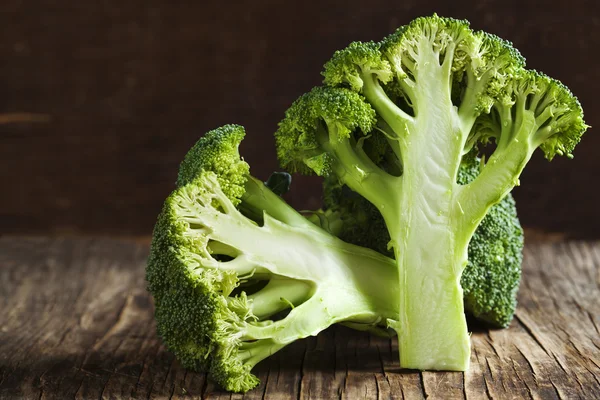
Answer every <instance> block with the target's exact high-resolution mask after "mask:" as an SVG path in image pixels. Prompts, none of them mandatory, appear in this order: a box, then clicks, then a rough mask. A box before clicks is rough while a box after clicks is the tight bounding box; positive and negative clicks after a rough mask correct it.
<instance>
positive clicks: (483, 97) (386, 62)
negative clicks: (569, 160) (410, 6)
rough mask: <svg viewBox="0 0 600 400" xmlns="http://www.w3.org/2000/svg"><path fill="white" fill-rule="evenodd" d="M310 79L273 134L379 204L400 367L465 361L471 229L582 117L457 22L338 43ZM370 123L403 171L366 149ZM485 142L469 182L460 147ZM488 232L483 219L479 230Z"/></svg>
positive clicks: (568, 99) (302, 165)
mask: <svg viewBox="0 0 600 400" xmlns="http://www.w3.org/2000/svg"><path fill="white" fill-rule="evenodd" d="M323 75H324V78H325V79H324V83H325V85H326V86H327V87H318V88H315V89H313V90H312V91H311V92H310V93H308V94H305V95H303V96H301V97H300V98H299V99H298V100H297V101H296V102H294V103H293V104H292V106H291V107H290V109H289V110H288V111H287V112H286V116H285V118H284V119H283V120H282V121H281V123H280V125H279V129H278V131H277V132H276V134H275V137H276V142H277V151H278V156H279V159H280V162H281V164H282V166H283V167H284V168H287V169H288V170H289V171H290V172H302V173H309V172H310V173H316V174H317V175H321V176H324V177H330V176H334V177H335V178H337V180H338V181H339V182H341V183H342V184H344V185H346V186H348V187H349V188H350V189H352V191H354V192H356V193H358V194H360V195H361V196H362V197H363V198H364V199H366V200H367V201H369V202H370V203H371V204H372V205H373V206H374V207H375V208H377V210H378V211H379V213H380V214H381V215H382V217H383V220H384V221H385V225H386V227H387V229H388V232H389V235H390V245H391V247H392V248H393V250H394V256H395V260H396V264H397V269H398V274H399V285H400V286H399V292H400V293H401V296H400V297H399V298H398V304H399V305H398V309H399V315H398V318H397V319H396V320H390V321H388V322H389V324H390V326H392V327H393V328H394V329H396V330H397V333H398V344H399V346H398V347H399V353H400V365H401V366H402V367H405V368H415V369H425V370H431V369H433V370H440V369H441V370H457V371H464V370H466V369H467V368H468V365H469V359H470V341H469V335H468V331H467V325H466V320H465V316H464V305H463V288H462V287H461V285H460V281H461V275H462V273H463V270H464V269H465V267H466V265H467V262H468V258H467V256H468V247H469V242H470V241H471V237H472V236H473V235H474V234H475V231H476V229H477V227H478V226H479V224H480V223H481V222H482V220H483V219H484V217H485V216H486V214H487V213H488V211H489V209H490V207H492V206H493V205H494V204H497V203H498V202H500V201H501V200H502V199H503V198H504V197H505V196H506V195H507V194H508V193H509V192H510V191H511V190H512V188H513V187H514V186H515V185H517V183H518V179H519V176H520V174H521V172H522V170H523V168H524V167H525V165H526V164H527V162H528V161H529V159H530V157H531V156H532V154H533V152H534V151H535V150H536V149H537V148H540V149H541V150H542V151H543V152H544V154H545V156H546V157H547V158H548V159H552V158H553V157H554V156H555V155H565V156H567V157H571V153H572V151H573V149H574V147H575V145H576V144H577V143H578V142H579V140H580V139H581V136H582V135H583V133H584V132H585V130H586V128H587V125H586V124H585V123H584V122H583V111H582V109H581V105H580V104H579V102H578V101H577V99H576V98H575V97H574V96H573V94H572V93H571V92H570V91H569V90H568V89H567V88H566V87H565V86H564V85H562V84H561V83H560V82H558V81H556V80H554V79H552V78H549V77H547V76H545V75H543V74H541V73H538V72H536V71H532V70H526V69H525V61H524V58H523V57H522V56H521V55H520V54H519V52H518V51H517V50H516V49H514V48H513V47H512V45H511V43H509V42H507V41H504V40H502V39H500V38H497V37H495V36H493V35H490V34H487V33H483V32H474V31H472V30H471V29H470V27H469V24H468V22H467V21H463V20H455V19H452V18H443V17H439V16H437V15H433V16H431V17H425V18H418V19H416V20H414V21H412V22H411V23H410V24H408V25H407V26H404V27H401V28H399V29H398V30H397V31H396V32H395V33H393V34H391V35H390V36H388V37H387V38H385V39H384V40H383V41H381V42H380V43H375V42H368V43H361V42H355V43H352V44H350V45H349V46H348V47H347V48H346V49H344V50H340V51H338V52H336V53H335V54H334V55H333V57H332V58H331V60H330V61H329V62H327V63H326V65H325V70H324V72H323ZM373 131H377V132H380V133H381V134H382V135H383V136H384V137H385V139H386V141H387V146H388V148H389V152H387V151H382V150H381V148H380V147H379V146H376V148H377V151H376V152H375V154H376V155H384V156H385V155H387V154H393V155H394V156H395V158H396V162H395V163H392V164H394V165H397V166H401V170H402V172H401V174H395V173H393V172H391V171H390V170H386V168H383V167H382V166H381V165H379V164H378V163H377V160H376V157H374V156H373V154H368V153H367V151H366V148H365V143H364V142H365V141H368V140H369V139H368V138H369V137H370V136H371V135H373ZM488 142H493V143H495V145H496V147H495V149H494V151H493V153H492V155H491V156H490V158H489V160H488V162H487V163H485V164H483V163H482V166H481V172H480V173H479V175H477V177H476V178H475V179H474V180H473V181H472V182H470V183H468V184H460V183H457V178H458V176H457V175H458V171H459V168H460V164H461V161H462V158H463V156H464V155H465V154H467V153H469V152H470V151H471V149H473V148H476V147H477V145H478V144H479V143H488ZM490 229H491V228H490Z"/></svg>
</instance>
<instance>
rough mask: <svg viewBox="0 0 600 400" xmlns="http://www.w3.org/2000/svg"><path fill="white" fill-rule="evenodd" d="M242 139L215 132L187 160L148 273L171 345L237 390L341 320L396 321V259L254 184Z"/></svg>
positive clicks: (367, 324) (235, 131) (230, 131)
mask: <svg viewBox="0 0 600 400" xmlns="http://www.w3.org/2000/svg"><path fill="white" fill-rule="evenodd" d="M243 137H244V130H243V128H242V127H240V126H235V125H228V126H225V127H223V128H220V129H216V130H214V131H211V132H209V133H207V134H206V135H205V136H204V137H203V138H201V139H200V140H199V141H198V143H197V144H196V145H195V146H194V147H193V148H192V149H191V150H190V152H189V153H188V155H187V156H186V157H185V160H184V161H183V163H182V165H181V168H180V174H179V179H178V184H179V187H178V188H177V189H176V190H175V191H174V192H173V193H172V194H171V195H170V196H169V198H168V199H167V200H166V202H165V205H164V208H163V211H162V213H161V214H160V216H159V218H158V221H157V223H156V227H155V229H154V236H153V241H152V246H151V251H150V257H149V259H148V265H147V275H146V277H147V281H148V289H149V290H150V292H151V293H152V294H153V296H154V299H155V307H156V311H155V315H156V321H157V330H158V334H159V335H160V337H161V338H162V340H163V341H164V343H165V344H166V346H167V347H168V348H169V349H170V350H171V351H172V352H173V353H174V354H175V355H176V357H177V358H178V359H179V360H180V361H181V362H182V364H183V365H184V367H186V368H190V369H194V370H204V371H208V372H209V376H210V377H211V378H212V379H213V380H215V381H216V382H217V383H218V384H220V385H221V386H223V387H224V388H225V389H227V390H230V391H235V392H245V391H247V390H249V389H251V388H252V387H254V386H256V385H257V383H258V379H257V378H256V377H255V376H254V375H253V374H252V373H251V370H252V368H253V367H254V365H256V364H257V363H258V362H260V361H261V360H263V359H264V358H266V357H268V356H270V355H272V354H273V353H275V352H276V351H278V350H280V349H281V348H283V347H284V346H286V345H287V344H289V343H291V342H293V341H295V340H298V339H300V338H304V337H307V336H310V335H316V334H317V333H319V332H320V331H322V330H323V329H325V328H327V327H328V326H330V325H331V324H334V323H338V322H345V323H348V324H351V325H352V326H353V327H355V328H357V329H360V328H362V329H373V330H376V329H377V327H381V328H380V329H385V324H386V320H387V319H389V318H394V316H395V315H397V313H398V311H397V304H396V302H394V301H390V299H395V298H397V297H398V293H397V287H398V285H397V281H398V278H397V271H396V269H395V268H394V262H393V260H391V259H390V258H388V257H385V256H383V255H381V254H379V253H377V252H375V251H373V250H370V249H366V248H362V247H359V246H355V245H352V244H348V243H345V242H343V241H341V240H340V239H338V238H337V237H335V236H333V235H331V234H329V233H328V232H326V231H324V230H323V229H321V228H319V227H317V226H315V225H314V224H312V223H311V222H309V221H308V220H307V219H306V218H304V217H303V216H302V215H300V214H298V213H297V212H296V211H294V210H293V209H292V208H291V207H289V206H288V205H287V204H286V203H285V202H284V201H283V200H282V199H281V197H279V196H278V195H277V194H275V193H273V192H272V191H271V190H270V189H269V188H267V186H266V185H265V184H263V183H262V182H260V181H259V180H257V179H255V178H253V177H252V176H251V175H250V174H249V166H248V165H247V164H246V163H245V162H244V161H243V160H242V159H241V158H240V156H239V154H238V146H239V143H240V141H241V140H242V138H243ZM284 180H285V179H284ZM242 211H244V212H245V213H246V214H244V213H243V212H242ZM258 215H260V217H257V216H258ZM282 312H287V314H286V315H282V314H281V313H282ZM277 316H278V318H275V317H277Z"/></svg>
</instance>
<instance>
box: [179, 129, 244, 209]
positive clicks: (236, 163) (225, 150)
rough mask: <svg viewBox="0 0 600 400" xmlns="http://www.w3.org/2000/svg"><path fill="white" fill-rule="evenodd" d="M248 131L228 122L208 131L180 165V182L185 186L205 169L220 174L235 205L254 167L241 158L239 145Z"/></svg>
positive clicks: (224, 189) (223, 188)
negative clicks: (251, 167)
mask: <svg viewBox="0 0 600 400" xmlns="http://www.w3.org/2000/svg"><path fill="white" fill-rule="evenodd" d="M245 136H246V132H245V130H244V127H243V126H240V125H224V126H222V127H220V128H217V129H214V130H212V131H209V132H207V133H206V134H205V135H204V136H203V137H202V138H201V139H200V140H198V141H197V142H196V144H195V145H194V146H193V147H192V148H191V149H190V150H189V151H188V152H187V154H186V156H185V158H184V159H183V161H182V162H181V165H180V166H179V175H178V176H177V185H178V186H183V185H185V184H187V183H189V182H191V181H193V180H194V179H196V178H197V177H198V175H199V174H200V173H201V172H202V171H212V172H214V173H215V174H216V175H217V179H218V180H219V184H220V186H221V189H222V190H223V192H224V193H225V194H226V195H227V196H229V198H230V199H231V201H232V202H233V203H234V204H237V203H238V202H239V198H240V197H241V196H242V195H243V194H244V192H245V189H244V185H245V183H246V180H247V176H248V173H249V171H250V166H249V165H248V164H247V163H246V162H245V161H243V160H242V159H241V158H240V153H239V146H240V143H241V142H242V140H243V139H244V137H245Z"/></svg>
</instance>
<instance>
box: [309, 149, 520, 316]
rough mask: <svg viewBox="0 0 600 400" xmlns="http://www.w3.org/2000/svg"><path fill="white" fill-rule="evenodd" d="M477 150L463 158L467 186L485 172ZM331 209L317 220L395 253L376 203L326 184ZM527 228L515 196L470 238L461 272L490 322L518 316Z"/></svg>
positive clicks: (330, 181) (468, 300) (473, 307)
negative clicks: (465, 264)
mask: <svg viewBox="0 0 600 400" xmlns="http://www.w3.org/2000/svg"><path fill="white" fill-rule="evenodd" d="M480 165H481V160H480V159H479V158H478V157H476V156H475V152H470V153H469V155H466V156H464V157H463V160H462V164H461V166H460V169H459V171H458V177H457V182H458V183H459V184H461V185H465V184H467V183H469V182H471V181H472V180H473V179H475V177H477V175H478V174H479V168H480ZM323 188H324V194H325V196H324V200H325V204H324V205H325V211H322V212H320V213H315V214H314V215H318V216H319V217H318V218H315V217H311V220H312V221H313V222H314V223H316V224H318V225H319V226H321V227H323V228H324V229H327V230H329V231H330V232H331V233H332V234H335V235H336V236H338V237H339V238H340V239H342V240H344V241H346V242H349V243H353V244H356V245H359V246H364V247H368V248H371V249H373V250H376V251H378V252H380V253H382V254H384V255H387V256H390V257H393V252H392V251H391V249H389V248H388V243H389V241H390V235H389V233H388V231H387V227H386V225H385V222H384V220H383V217H382V216H381V213H380V212H379V211H378V210H377V208H376V207H375V206H373V205H372V204H371V203H369V202H368V201H367V200H365V199H364V198H363V197H362V196H360V195H359V194H358V193H356V192H353V191H352V190H350V189H349V188H348V187H347V186H345V185H343V184H340V182H339V181H338V180H337V179H335V177H329V178H327V179H326V180H325V181H324V183H323ZM522 252H523V229H522V228H521V224H520V223H519V219H518V218H517V210H516V206H515V201H514V199H513V197H512V196H511V195H510V194H508V195H507V196H506V197H505V198H503V199H502V200H501V201H500V202H499V203H498V204H496V205H494V206H492V207H491V208H490V209H489V211H488V213H487V215H486V216H485V218H484V219H483V220H482V221H481V223H480V224H479V226H478V227H477V230H476V231H475V234H474V235H473V237H472V238H471V241H470V242H469V249H468V261H467V266H466V267H465V270H464V271H463V273H462V276H461V286H462V288H463V292H464V293H463V296H464V304H465V311H466V312H467V313H469V314H471V315H473V316H474V317H475V318H476V319H478V320H480V321H483V322H485V323H486V324H488V325H490V326H492V327H497V328H504V327H507V326H508V325H509V324H510V322H511V321H512V318H513V315H514V312H515V308H516V306H517V299H516V298H517V291H518V288H519V283H520V279H521V262H522V258H523V255H522Z"/></svg>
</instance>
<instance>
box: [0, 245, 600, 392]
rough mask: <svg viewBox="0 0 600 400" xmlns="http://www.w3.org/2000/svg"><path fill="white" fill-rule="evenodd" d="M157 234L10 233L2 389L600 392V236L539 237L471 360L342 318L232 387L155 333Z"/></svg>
mask: <svg viewBox="0 0 600 400" xmlns="http://www.w3.org/2000/svg"><path fill="white" fill-rule="evenodd" d="M147 252H148V246H147V243H144V242H139V241H131V240H109V239H93V238H90V239H43V238H38V239H24V238H6V237H5V238H0V281H1V282H2V284H1V285H0V398H1V399H12V398H27V399H29V398H31V399H34V398H35V399H65V398H80V399H88V398H132V399H138V398H144V399H149V398H150V399H159V398H161V399H162V398H171V399H199V398H204V399H290V398H298V399H321V398H322V399H326V398H343V399H362V398H365V399H401V398H402V399H418V398H428V399H436V398H439V399H451V398H452V399H454V398H456V399H462V398H465V399H480V398H486V397H487V398H495V399H504V398H513V399H522V398H532V399H571V398H586V399H591V398H600V330H599V329H598V327H599V322H600V320H599V318H600V302H599V296H598V294H599V293H600V289H599V288H600V243H598V242H595V243H588V242H555V243H535V244H531V245H528V247H527V248H526V252H525V262H524V276H523V283H522V287H521V292H520V296H519V300H520V304H519V309H518V312H517V316H518V317H517V319H515V320H514V321H513V323H512V324H511V326H510V327H509V329H506V330H492V331H488V330H485V329H481V328H478V327H474V332H473V335H472V345H473V353H472V358H471V369H470V370H469V371H468V372H467V373H465V374H462V373H445V372H424V373H419V372H416V371H405V370H400V369H399V368H398V361H397V357H398V355H397V346H396V342H395V340H390V339H386V338H381V337H376V336H372V335H368V334H366V333H362V332H356V331H353V330H351V329H348V328H345V327H342V326H337V327H333V328H331V329H328V330H326V331H325V332H322V333H321V334H320V335H319V336H317V337H312V338H308V339H306V340H302V341H299V342H296V343H294V344H292V345H290V346H289V347H287V348H285V349H283V350H282V351H280V352H279V353H277V354H275V355H274V356H273V357H271V358H269V359H268V360H266V361H265V362H263V363H261V364H259V365H258V366H257V368H256V369H255V372H256V374H257V375H258V376H259V378H260V379H261V381H262V382H261V384H260V386H259V387H258V388H257V389H255V390H253V391H251V392H249V393H247V394H245V395H240V394H230V393H227V392H224V391H222V390H220V389H219V388H218V387H217V386H216V385H214V384H213V383H212V382H210V381H208V380H207V379H206V377H205V375H204V374H199V373H193V372H189V371H186V370H184V369H183V368H182V367H181V366H180V365H179V363H178V362H177V361H176V360H175V359H174V357H173V356H172V355H171V354H169V353H168V352H167V351H166V350H165V349H164V347H163V346H162V345H161V343H160V342H159V340H158V339H157V337H156V334H155V331H154V330H155V325H154V321H153V314H152V313H153V311H152V310H153V308H152V300H151V299H150V297H149V296H148V294H147V293H146V290H145V282H144V265H145V259H146V256H147Z"/></svg>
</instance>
